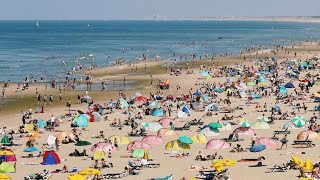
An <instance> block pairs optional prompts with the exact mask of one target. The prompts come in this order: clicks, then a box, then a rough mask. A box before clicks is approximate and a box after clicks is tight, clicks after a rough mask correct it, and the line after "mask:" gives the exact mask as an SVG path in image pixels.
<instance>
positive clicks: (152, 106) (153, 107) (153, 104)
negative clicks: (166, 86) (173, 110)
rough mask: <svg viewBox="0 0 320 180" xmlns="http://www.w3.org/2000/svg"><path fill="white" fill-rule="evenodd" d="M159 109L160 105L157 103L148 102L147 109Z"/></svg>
mask: <svg viewBox="0 0 320 180" xmlns="http://www.w3.org/2000/svg"><path fill="white" fill-rule="evenodd" d="M159 107H160V105H159V103H158V102H157V101H153V102H149V106H148V108H150V109H156V108H159Z"/></svg>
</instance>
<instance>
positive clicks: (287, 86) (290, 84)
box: [284, 82, 294, 88]
mask: <svg viewBox="0 0 320 180" xmlns="http://www.w3.org/2000/svg"><path fill="white" fill-rule="evenodd" d="M284 87H285V88H294V85H293V84H292V83H291V82H288V83H287V84H285V85H284Z"/></svg>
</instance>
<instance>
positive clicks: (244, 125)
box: [240, 121, 251, 128]
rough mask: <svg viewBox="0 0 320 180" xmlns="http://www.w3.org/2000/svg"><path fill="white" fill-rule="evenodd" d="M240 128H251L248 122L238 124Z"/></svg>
mask: <svg viewBox="0 0 320 180" xmlns="http://www.w3.org/2000/svg"><path fill="white" fill-rule="evenodd" d="M240 126H241V127H245V128H248V127H250V126H251V123H250V122H249V121H243V122H241V123H240Z"/></svg>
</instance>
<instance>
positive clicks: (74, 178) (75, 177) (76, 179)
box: [68, 173, 87, 180]
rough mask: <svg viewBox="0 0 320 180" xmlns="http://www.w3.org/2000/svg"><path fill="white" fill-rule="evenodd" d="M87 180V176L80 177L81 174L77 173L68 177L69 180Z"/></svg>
mask: <svg viewBox="0 0 320 180" xmlns="http://www.w3.org/2000/svg"><path fill="white" fill-rule="evenodd" d="M86 179H87V177H86V176H82V175H80V174H78V173H76V174H70V175H69V176H68V180H86Z"/></svg>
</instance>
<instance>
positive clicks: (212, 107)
mask: <svg viewBox="0 0 320 180" xmlns="http://www.w3.org/2000/svg"><path fill="white" fill-rule="evenodd" d="M219 110H220V109H219V106H218V105H217V104H215V103H211V104H209V105H208V106H206V108H205V112H208V111H215V112H218V111H219Z"/></svg>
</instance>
